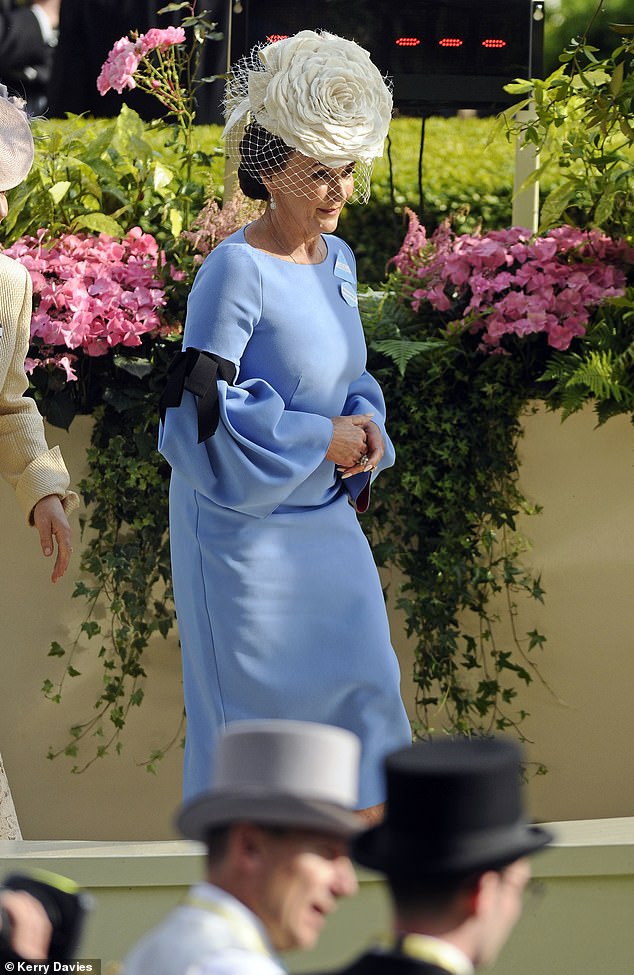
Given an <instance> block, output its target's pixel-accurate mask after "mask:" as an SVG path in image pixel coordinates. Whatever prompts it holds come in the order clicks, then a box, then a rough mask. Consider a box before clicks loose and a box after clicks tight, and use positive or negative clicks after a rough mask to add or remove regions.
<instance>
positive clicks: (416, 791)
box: [352, 738, 552, 877]
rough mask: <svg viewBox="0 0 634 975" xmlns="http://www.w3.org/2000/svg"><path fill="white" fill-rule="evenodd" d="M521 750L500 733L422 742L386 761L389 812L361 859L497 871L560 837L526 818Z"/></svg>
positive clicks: (451, 872)
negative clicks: (472, 737) (531, 823)
mask: <svg viewBox="0 0 634 975" xmlns="http://www.w3.org/2000/svg"><path fill="white" fill-rule="evenodd" d="M521 758H522V755H521V751H520V749H519V747H518V746H517V744H516V743H515V742H513V741H511V740H507V739H500V738H476V739H468V738H443V739H440V740H439V741H428V742H423V741H420V742H416V743H415V744H414V745H413V746H412V747H411V748H406V749H403V750H401V751H398V752H396V753H395V754H393V755H391V756H389V758H388V759H387V762H386V774H387V812H386V818H385V821H384V822H383V823H382V824H381V825H380V826H375V827H374V828H372V829H370V830H367V831H366V832H364V833H362V834H361V835H360V836H358V837H357V838H356V839H355V840H354V841H353V846H352V853H353V856H354V858H355V859H356V860H357V861H358V863H360V864H363V866H366V867H371V868H372V869H374V870H380V871H381V872H383V873H386V874H388V875H389V876H393V877H402V876H412V877H413V876H419V877H440V876H443V877H449V876H458V875H461V874H465V873H470V872H472V871H478V870H487V869H489V870H493V869H496V868H499V867H502V866H504V865H505V864H507V863H512V862H513V861H514V860H517V859H519V858H520V857H523V856H526V855H527V854H529V853H534V852H535V851H536V850H539V849H540V848H541V847H542V846H545V845H546V844H547V843H549V842H550V841H551V840H552V836H551V834H550V833H548V832H547V830H545V829H542V828H541V827H539V826H531V825H529V824H528V823H527V822H526V819H525V817H524V813H523V809H522V798H521Z"/></svg>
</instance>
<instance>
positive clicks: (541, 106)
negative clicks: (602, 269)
mask: <svg viewBox="0 0 634 975" xmlns="http://www.w3.org/2000/svg"><path fill="white" fill-rule="evenodd" d="M632 31H634V26H633V27H628V26H627V25H614V32H615V34H620V35H621V37H620V40H619V43H617V44H616V46H615V47H614V48H613V50H612V51H611V53H610V54H608V55H606V56H601V55H600V54H599V52H598V51H597V48H596V47H594V46H593V45H591V44H589V43H588V42H587V40H586V39H585V37H582V38H581V39H574V40H573V41H571V42H570V44H569V46H568V47H567V48H566V50H565V51H564V52H563V54H562V55H561V56H560V61H561V65H560V67H559V68H557V70H556V71H554V72H553V73H552V74H551V75H549V77H548V78H546V79H545V80H544V81H542V80H540V79H536V78H532V79H530V80H518V81H517V82H516V83H514V84H513V85H509V86H507V89H508V90H509V91H511V92H512V93H515V94H518V95H525V96H526V98H525V101H524V102H523V103H522V104H521V105H520V106H515V107H514V108H512V109H509V110H507V112H506V113H504V115H503V121H504V122H505V123H506V125H507V126H508V130H509V133H510V134H511V135H513V137H515V136H516V135H517V134H518V132H521V133H522V134H523V137H524V138H525V139H526V141H528V142H532V143H534V144H535V145H536V146H538V147H539V149H540V150H541V153H542V162H541V166H540V169H539V175H540V176H541V177H543V176H544V175H545V174H548V175H549V176H550V178H551V180H552V183H553V186H552V189H551V191H550V193H549V194H548V196H547V197H546V199H545V201H544V204H543V207H542V210H541V225H542V228H544V229H545V228H548V227H552V226H554V225H556V224H558V223H561V222H562V221H564V220H565V221H568V222H570V223H574V224H575V225H577V226H582V227H583V226H597V227H601V228H602V229H603V230H605V231H606V232H607V233H609V234H611V235H612V236H615V237H617V236H622V235H625V236H627V235H628V234H631V232H632V213H633V211H634V67H633V65H634V60H633V59H634V33H633V32H632ZM615 40H616V37H615ZM529 105H531V106H532V107H533V110H534V117H533V118H532V119H530V120H529V121H523V122H518V121H516V113H517V109H518V107H519V108H521V107H528V106H529Z"/></svg>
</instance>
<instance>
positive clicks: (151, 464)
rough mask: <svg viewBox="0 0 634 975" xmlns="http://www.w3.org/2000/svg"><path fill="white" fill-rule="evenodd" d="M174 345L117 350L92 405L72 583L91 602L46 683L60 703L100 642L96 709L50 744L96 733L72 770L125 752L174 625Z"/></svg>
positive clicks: (54, 649) (72, 753)
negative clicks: (164, 405)
mask: <svg viewBox="0 0 634 975" xmlns="http://www.w3.org/2000/svg"><path fill="white" fill-rule="evenodd" d="M172 348H173V346H172ZM169 354H170V344H169V343H154V346H153V349H152V353H151V358H152V360H153V361H152V365H150V363H146V362H143V361H142V360H140V359H136V358H135V359H125V358H121V357H120V358H119V359H118V360H115V365H114V370H113V375H112V377H111V382H112V385H111V386H110V387H109V388H108V390H107V393H106V401H105V402H104V403H103V404H102V405H101V406H99V407H98V408H97V409H96V410H95V412H94V414H93V416H94V425H93V429H92V435H91V445H90V447H89V448H88V451H87V455H86V460H87V464H88V470H89V473H88V475H87V476H86V477H85V478H84V479H83V480H82V481H81V482H80V484H79V490H80V491H81V493H82V496H83V499H84V502H85V504H86V506H87V512H88V514H87V516H86V518H85V519H84V522H83V525H82V528H83V535H85V536H86V537H85V543H86V544H85V548H84V550H83V552H82V557H81V563H80V568H81V572H82V578H81V580H80V581H79V582H77V583H76V585H75V590H74V592H73V597H75V598H80V599H82V600H85V602H86V612H85V617H84V620H83V622H82V623H81V625H80V628H79V632H78V634H77V637H76V639H75V641H74V642H73V644H72V646H71V647H70V648H68V649H66V648H64V647H62V646H61V645H60V644H59V643H58V642H57V641H55V642H53V643H52V644H51V648H50V650H49V655H50V656H52V657H57V658H65V661H64V664H65V666H64V671H63V674H62V677H61V679H59V680H57V681H56V682H54V681H52V680H50V679H47V680H46V681H45V683H44V687H43V690H44V692H45V694H46V696H47V697H49V698H50V699H51V700H53V701H56V702H58V703H59V701H60V700H61V697H62V692H63V688H64V684H65V682H66V679H67V678H68V677H77V676H79V675H80V671H79V669H78V667H79V666H81V665H80V664H78V662H77V654H78V651H79V650H80V649H82V648H83V649H85V643H86V641H87V642H88V645H92V646H95V648H96V651H97V656H98V657H99V658H100V659H101V661H102V665H103V671H104V678H103V685H102V689H101V692H100V693H99V694H98V695H97V699H96V701H95V705H94V712H95V713H94V714H93V715H92V716H91V717H89V718H87V719H86V720H84V721H82V722H79V723H77V724H74V725H73V726H72V727H71V728H70V737H69V740H68V741H67V743H66V744H65V745H64V746H63V747H62V748H60V749H57V750H54V749H50V750H49V757H50V758H55V757H56V756H57V755H59V754H62V753H63V754H65V755H67V756H69V757H71V758H77V756H78V755H79V751H80V746H81V745H82V743H84V744H86V743H87V742H88V741H90V740H91V739H93V740H94V741H95V742H96V745H95V747H94V748H93V749H92V752H91V757H90V758H89V759H88V760H87V761H84V762H83V764H82V765H81V766H80V765H75V766H74V767H73V771H83V770H84V769H86V768H87V767H88V766H89V765H91V764H92V763H93V762H94V761H95V759H97V758H100V757H102V756H103V755H105V754H107V753H108V752H109V751H110V750H111V749H114V750H115V751H116V752H117V753H119V752H120V750H121V747H122V743H121V732H122V730H123V729H124V727H125V724H126V720H127V718H128V714H129V712H130V709H131V708H133V707H137V706H139V705H140V704H141V703H142V701H143V696H144V686H143V685H144V678H145V677H146V671H145V667H144V663H145V659H146V654H147V651H148V647H149V646H150V643H151V640H152V638H153V637H154V635H155V634H159V635H160V636H162V637H166V636H167V635H168V633H169V632H170V630H171V629H172V627H173V625H174V604H173V596H172V585H171V569H170V558H169V540H168V533H167V520H168V495H167V489H166V488H167V482H168V477H169V469H168V467H167V464H166V463H165V462H164V461H163V459H162V458H161V456H160V455H159V454H158V453H157V451H156V442H157V435H158V398H159V395H160V389H161V387H162V377H163V376H164V373H165V363H166V361H167V359H168V356H169ZM117 362H118V364H116V363H117ZM88 580H90V581H88ZM182 724H183V720H182V719H181V721H180V722H178V720H175V722H174V729H173V736H172V738H171V740H170V741H169V742H167V743H165V744H162V745H161V746H160V747H157V748H156V749H155V750H154V751H153V752H152V753H151V754H150V756H149V757H148V759H147V760H146V762H145V763H144V764H145V765H146V767H147V769H148V771H154V770H155V767H156V762H157V761H158V760H159V759H160V758H161V757H162V755H163V754H164V751H165V749H166V748H167V747H169V746H170V744H172V743H173V741H175V740H176V739H177V738H178V737H179V736H180V732H181V727H182Z"/></svg>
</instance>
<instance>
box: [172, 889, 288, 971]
mask: <svg viewBox="0 0 634 975" xmlns="http://www.w3.org/2000/svg"><path fill="white" fill-rule="evenodd" d="M181 903H182V904H185V905H186V906H187V907H197V908H198V909H199V910H201V911H208V912H209V913H210V914H215V915H216V916H217V917H221V918H222V919H223V920H224V921H226V922H227V924H228V925H229V927H230V928H232V929H233V931H234V932H235V934H236V935H237V936H239V937H240V939H241V940H243V941H247V944H245V945H244V947H245V948H248V949H249V951H253V952H256V953H257V954H259V955H267V957H269V958H271V957H273V956H272V954H271V951H270V949H269V947H268V945H267V943H266V941H265V940H264V938H263V937H262V935H261V934H260V932H259V931H258V929H257V927H256V926H255V924H253V923H251V924H249V923H248V920H247V919H246V918H243V917H242V916H241V915H240V914H238V913H237V912H236V911H235V910H232V909H231V908H230V907H226V906H225V905H224V904H215V903H214V902H213V901H208V900H206V899H205V898H204V897H192V896H191V894H188V895H187V896H186V897H184V898H183V900H182V901H181ZM245 935H246V936H247V937H246V938H245V937H244V936H245Z"/></svg>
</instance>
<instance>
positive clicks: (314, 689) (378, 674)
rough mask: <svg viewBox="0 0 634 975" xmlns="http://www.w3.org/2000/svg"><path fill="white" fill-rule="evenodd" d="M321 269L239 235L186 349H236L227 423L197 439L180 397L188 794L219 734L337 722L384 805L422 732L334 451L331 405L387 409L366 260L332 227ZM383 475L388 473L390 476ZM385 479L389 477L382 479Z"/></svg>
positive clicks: (369, 793)
mask: <svg viewBox="0 0 634 975" xmlns="http://www.w3.org/2000/svg"><path fill="white" fill-rule="evenodd" d="M324 241H325V243H326V246H327V257H326V259H325V260H324V261H323V263H321V264H315V265H303V264H291V263H289V262H287V261H284V260H282V259H280V258H277V257H274V256H273V255H271V254H266V253H264V252H263V251H260V250H257V249H256V248H253V247H251V246H250V245H249V244H248V243H247V241H246V240H245V237H244V231H243V230H240V231H238V232H237V233H235V234H233V235H232V236H231V237H228V238H227V239H226V240H225V241H223V242H222V243H221V244H220V245H219V246H218V247H216V248H215V250H213V251H212V253H211V254H210V255H209V256H208V257H207V258H206V260H205V261H204V263H203V265H202V266H201V268H200V270H199V272H198V274H197V276H196V280H195V282H194V285H193V287H192V291H191V294H190V297H189V302H188V306H187V320H186V325H185V334H184V342H183V347H184V348H194V349H201V350H204V351H206V352H210V353H213V354H214V355H215V356H219V357H222V359H225V360H229V362H230V363H233V364H234V365H235V367H236V370H237V374H236V377H235V380H234V382H233V383H232V384H230V383H228V382H227V381H225V380H224V379H219V380H218V382H217V387H218V406H219V416H220V419H219V423H218V426H217V429H216V431H215V433H214V434H213V436H211V437H208V438H207V439H205V440H203V441H202V442H200V443H199V442H197V423H198V413H197V408H198V405H199V402H198V401H199V397H197V396H196V395H195V394H194V393H192V392H189V391H187V390H185V391H184V392H183V395H182V400H181V403H180V406H178V407H171V408H168V409H167V410H166V412H165V417H164V422H163V423H162V424H161V431H160V441H159V449H160V451H161V453H162V454H163V455H164V457H165V458H166V459H167V460H168V462H169V463H170V465H171V467H172V477H171V486H170V538H171V552H172V569H173V580H174V595H175V601H176V613H177V618H178V627H179V633H180V639H181V644H182V650H183V680H184V690H185V708H186V713H187V735H186V748H185V771H184V793H185V798H186V799H189V798H191V797H192V796H194V795H197V794H198V793H200V792H201V791H204V790H205V789H207V788H208V787H209V782H210V775H211V768H212V764H211V763H212V756H213V752H214V747H215V743H216V739H217V735H218V731H219V729H220V728H222V727H223V726H224V725H225V724H228V723H230V722H232V721H238V720H243V719H248V718H267V717H271V718H295V719H301V720H305V721H318V722H324V723H326V724H333V725H338V726H339V727H342V728H348V729H350V730H351V731H353V732H355V733H356V734H357V735H358V736H359V738H360V739H361V743H362V758H361V772H360V796H359V808H364V807H367V806H372V805H375V804H376V803H379V802H382V801H383V800H384V783H383V772H382V762H383V758H384V757H385V755H386V754H388V753H389V752H391V751H393V750H394V749H396V748H400V747H403V746H405V745H408V744H410V743H411V731H410V725H409V722H408V719H407V716H406V713H405V710H404V707H403V704H402V701H401V697H400V693H399V681H400V675H399V668H398V662H397V660H396V656H395V654H394V651H393V649H392V646H391V642H390V634H389V628H388V621H387V615H386V611H385V603H384V599H383V593H382V590H381V585H380V582H379V578H378V573H377V571H376V566H375V565H374V560H373V558H372V553H371V550H370V547H369V545H368V542H367V540H366V538H365V535H364V534H363V531H362V530H361V527H360V525H359V522H358V518H357V513H356V511H355V509H354V507H353V506H352V505H351V504H350V495H351V494H352V495H353V496H355V497H357V496H361V497H365V496H366V495H367V493H368V490H369V488H368V481H369V477H370V475H369V474H360V475H356V476H355V477H352V478H349V479H347V480H346V481H344V482H342V480H341V478H340V477H339V475H338V474H337V471H336V468H335V465H334V464H333V463H332V462H331V461H328V460H326V459H325V455H326V452H327V450H328V447H329V444H330V440H331V437H332V423H331V419H330V418H331V417H333V416H341V415H348V414H353V413H373V414H374V421H375V422H376V423H377V424H378V425H379V427H380V428H381V430H382V432H383V436H384V437H385V444H386V450H385V456H384V457H383V460H382V461H381V464H380V465H379V470H380V469H382V468H385V467H388V466H390V465H391V464H393V462H394V450H393V447H392V444H391V443H390V441H389V439H388V437H387V434H386V433H385V429H384V418H385V407H384V402H383V396H382V393H381V390H380V388H379V386H378V384H377V383H376V381H375V380H374V379H373V378H372V376H370V375H369V373H368V372H366V371H365V364H366V347H365V341H364V335H363V329H362V326H361V320H360V317H359V313H358V308H357V301H356V277H355V265H354V257H353V254H352V252H351V250H350V248H349V247H348V246H347V244H345V243H344V242H343V241H342V240H340V239H339V238H337V237H334V236H330V235H324ZM376 473H377V472H375V474H376ZM373 476H375V475H373Z"/></svg>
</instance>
